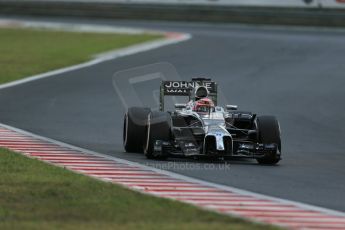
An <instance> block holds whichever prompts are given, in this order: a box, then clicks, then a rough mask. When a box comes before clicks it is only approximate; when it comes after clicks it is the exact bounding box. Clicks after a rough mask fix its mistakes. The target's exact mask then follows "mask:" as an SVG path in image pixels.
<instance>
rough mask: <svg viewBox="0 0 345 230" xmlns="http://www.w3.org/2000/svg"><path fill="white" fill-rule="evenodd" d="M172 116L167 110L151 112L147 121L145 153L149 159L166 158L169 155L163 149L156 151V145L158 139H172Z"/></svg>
mask: <svg viewBox="0 0 345 230" xmlns="http://www.w3.org/2000/svg"><path fill="white" fill-rule="evenodd" d="M171 124H172V120H171V116H170V114H169V113H167V112H157V111H154V112H151V113H150V115H149V118H148V122H147V129H146V142H145V143H144V153H145V156H146V157H147V158H148V159H166V158H167V157H168V155H167V154H166V153H164V152H163V151H157V150H156V151H155V150H154V145H155V142H156V141H157V140H158V141H170V139H171Z"/></svg>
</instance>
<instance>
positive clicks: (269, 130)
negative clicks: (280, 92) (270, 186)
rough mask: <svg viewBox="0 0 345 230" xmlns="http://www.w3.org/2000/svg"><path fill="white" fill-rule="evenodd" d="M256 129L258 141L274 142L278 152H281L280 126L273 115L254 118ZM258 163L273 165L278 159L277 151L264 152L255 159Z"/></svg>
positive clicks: (263, 142)
mask: <svg viewBox="0 0 345 230" xmlns="http://www.w3.org/2000/svg"><path fill="white" fill-rule="evenodd" d="M256 124H257V129H258V142H259V143H262V144H272V143H274V144H276V145H277V147H278V151H279V153H280V152H281V139H280V127H279V123H278V120H277V119H276V118H275V117H274V116H259V117H257V119H256ZM257 161H258V163H259V164H266V165H275V164H277V163H278V162H279V161H280V155H278V154H277V153H266V154H265V155H264V156H263V157H262V158H258V159H257Z"/></svg>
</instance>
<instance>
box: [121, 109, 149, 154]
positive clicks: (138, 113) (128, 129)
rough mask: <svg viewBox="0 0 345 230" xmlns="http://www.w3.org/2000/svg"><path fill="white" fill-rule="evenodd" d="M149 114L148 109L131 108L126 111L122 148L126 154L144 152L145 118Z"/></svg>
mask: <svg viewBox="0 0 345 230" xmlns="http://www.w3.org/2000/svg"><path fill="white" fill-rule="evenodd" d="M150 112H151V110H150V109H149V108H141V107H131V108H129V109H128V111H127V113H126V114H125V117H124V122H123V146H124V148H125V150H126V152H136V153H143V152H144V149H143V146H144V142H145V141H146V125H147V118H148V115H149V113H150Z"/></svg>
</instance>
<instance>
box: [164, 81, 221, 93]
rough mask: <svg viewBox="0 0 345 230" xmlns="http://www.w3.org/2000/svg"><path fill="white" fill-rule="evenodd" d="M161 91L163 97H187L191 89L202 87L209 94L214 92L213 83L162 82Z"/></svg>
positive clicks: (214, 86) (214, 84)
mask: <svg viewBox="0 0 345 230" xmlns="http://www.w3.org/2000/svg"><path fill="white" fill-rule="evenodd" d="M162 85H163V90H164V94H165V95H186V96H188V95H189V92H190V91H191V90H192V89H195V88H197V87H199V86H204V87H206V88H207V90H208V91H209V92H215V91H216V90H215V89H216V83H215V82H196V81H192V82H188V81H163V84H162Z"/></svg>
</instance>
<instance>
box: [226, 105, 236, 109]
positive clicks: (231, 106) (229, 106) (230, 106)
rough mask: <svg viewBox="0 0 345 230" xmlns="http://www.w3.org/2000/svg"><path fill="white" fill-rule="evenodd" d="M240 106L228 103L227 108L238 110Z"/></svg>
mask: <svg viewBox="0 0 345 230" xmlns="http://www.w3.org/2000/svg"><path fill="white" fill-rule="evenodd" d="M237 108H238V106H237V105H226V109H227V110H237Z"/></svg>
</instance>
